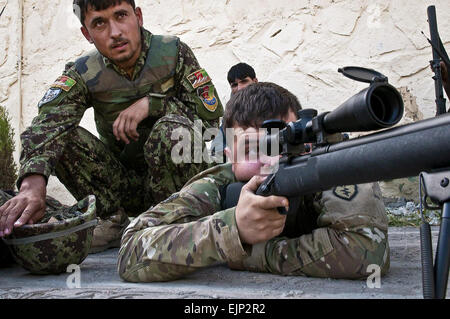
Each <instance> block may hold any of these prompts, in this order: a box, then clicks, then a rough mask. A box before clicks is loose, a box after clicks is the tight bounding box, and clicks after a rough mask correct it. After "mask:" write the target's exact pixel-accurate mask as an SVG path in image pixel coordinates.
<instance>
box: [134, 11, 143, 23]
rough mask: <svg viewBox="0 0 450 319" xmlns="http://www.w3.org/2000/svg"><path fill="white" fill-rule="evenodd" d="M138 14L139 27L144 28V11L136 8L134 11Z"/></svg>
mask: <svg viewBox="0 0 450 319" xmlns="http://www.w3.org/2000/svg"><path fill="white" fill-rule="evenodd" d="M134 13H135V14H136V17H137V18H138V23H139V26H140V27H142V26H143V25H144V17H143V15H142V10H141V8H139V7H136V10H135V11H134Z"/></svg>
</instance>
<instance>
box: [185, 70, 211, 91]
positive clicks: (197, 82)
mask: <svg viewBox="0 0 450 319" xmlns="http://www.w3.org/2000/svg"><path fill="white" fill-rule="evenodd" d="M187 79H188V81H189V83H191V85H192V87H193V88H194V89H196V88H198V87H200V86H202V85H203V84H206V83H208V82H210V81H211V78H210V77H209V75H208V73H207V72H206V71H205V69H200V70H198V71H195V72H194V73H192V74H189V75H188V76H187Z"/></svg>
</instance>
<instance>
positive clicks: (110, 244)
mask: <svg viewBox="0 0 450 319" xmlns="http://www.w3.org/2000/svg"><path fill="white" fill-rule="evenodd" d="M129 223H130V220H129V219H128V216H127V214H125V212H124V211H123V209H119V210H118V211H117V213H116V214H114V215H112V216H109V217H107V218H105V219H100V221H99V223H98V225H97V226H96V227H95V228H94V237H93V239H92V246H91V249H90V251H89V253H90V254H96V253H100V252H102V251H105V250H107V249H109V248H119V247H120V240H121V238H122V234H123V232H124V230H125V228H126V227H127V226H128V224H129Z"/></svg>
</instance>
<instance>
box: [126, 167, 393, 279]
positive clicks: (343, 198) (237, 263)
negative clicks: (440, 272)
mask: <svg viewBox="0 0 450 319" xmlns="http://www.w3.org/2000/svg"><path fill="white" fill-rule="evenodd" d="M234 182H236V179H235V176H234V174H233V173H232V170H231V164H229V163H228V164H223V165H219V166H216V167H213V168H211V169H209V170H206V171H205V172H202V173H201V174H199V175H197V176H195V177H194V178H193V179H191V180H190V181H189V182H188V184H186V186H185V187H183V189H182V190H181V191H180V192H178V193H175V194H173V195H172V196H171V197H170V198H168V199H167V200H165V201H163V202H161V203H159V204H158V205H157V206H155V207H153V208H151V209H150V210H148V211H147V212H145V213H143V214H142V215H140V216H139V217H137V218H136V219H135V220H133V221H132V223H131V224H130V225H129V226H128V227H127V229H126V230H125V233H124V235H123V237H122V242H121V248H120V251H119V259H118V272H119V275H120V276H121V278H122V279H124V280H126V281H131V282H151V281H168V280H174V279H177V278H180V277H182V276H184V275H186V274H189V273H192V272H193V271H195V270H196V269H198V268H200V267H206V266H210V265H214V264H217V263H228V265H229V266H230V267H231V268H234V269H245V270H251V271H258V272H270V273H274V274H281V275H306V276H315V277H331V278H352V279H353V278H354V279H357V278H364V277H367V276H368V275H369V274H371V273H372V272H373V271H371V272H370V273H367V272H366V271H367V269H368V266H369V265H371V264H376V265H378V266H379V267H380V270H381V274H385V273H386V272H387V271H388V269H389V246H388V238H387V231H388V223H387V217H386V214H385V209H384V204H383V202H382V200H381V193H380V190H379V187H378V184H362V185H353V186H346V187H344V186H343V187H336V188H334V189H332V190H328V191H324V192H322V193H318V194H314V195H313V196H305V197H303V198H302V200H301V201H300V205H299V207H298V210H297V211H298V212H299V214H296V216H298V217H299V220H297V221H295V220H294V221H292V220H290V219H288V221H287V223H288V222H294V224H295V225H294V227H293V228H294V229H295V231H294V233H292V232H291V234H290V236H289V237H288V236H278V237H275V238H273V239H271V240H269V241H267V242H264V243H260V244H257V245H253V246H251V245H245V244H244V245H243V244H242V243H241V242H240V239H239V234H238V229H237V226H236V219H235V207H234V208H229V209H225V210H222V207H223V206H222V205H221V202H222V200H223V198H222V197H223V196H222V195H221V194H222V192H221V189H223V187H224V186H226V185H228V184H230V183H234ZM294 215H295V214H294ZM291 217H292V216H291ZM291 217H290V218H291ZM290 228H291V229H292V225H290ZM285 229H286V227H285Z"/></svg>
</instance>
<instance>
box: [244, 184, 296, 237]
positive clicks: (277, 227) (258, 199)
mask: <svg viewBox="0 0 450 319" xmlns="http://www.w3.org/2000/svg"><path fill="white" fill-rule="evenodd" d="M264 180H265V177H264V176H254V177H253V178H252V179H251V180H250V181H249V182H248V183H247V184H246V185H244V187H242V190H241V195H240V197H239V201H238V204H237V206H236V224H237V227H238V230H239V237H240V239H241V242H242V243H247V244H251V245H254V244H257V243H260V242H264V241H267V240H269V239H271V238H273V237H275V236H277V235H279V234H281V232H282V231H283V228H284V224H285V222H286V215H281V214H279V213H278V210H277V207H286V209H288V210H289V207H288V206H289V201H288V199H287V198H286V197H282V196H269V197H263V196H258V195H256V194H255V192H256V190H257V189H258V187H259V185H260V184H261V183H262V182H263V181H264Z"/></svg>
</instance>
